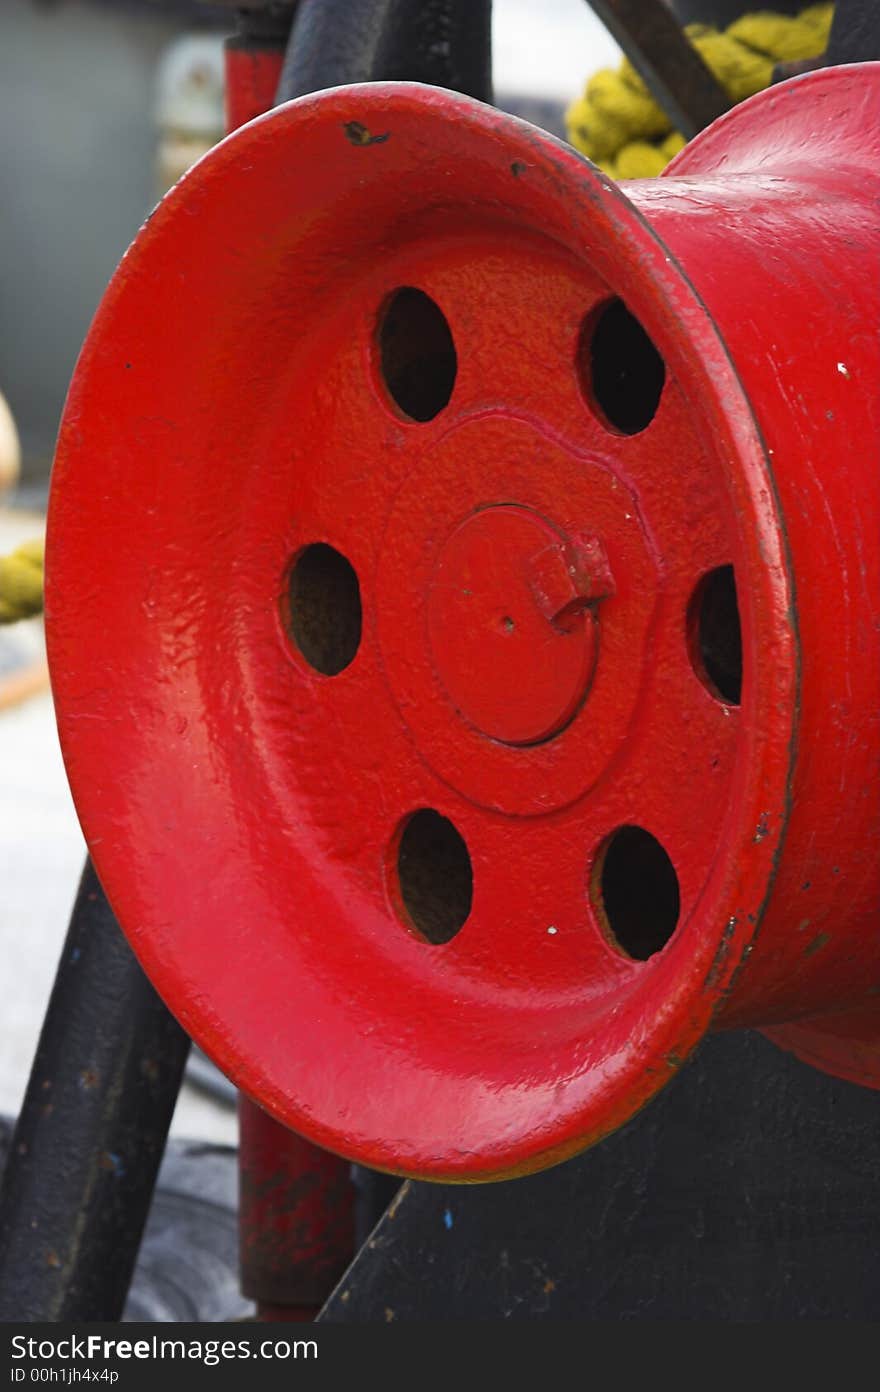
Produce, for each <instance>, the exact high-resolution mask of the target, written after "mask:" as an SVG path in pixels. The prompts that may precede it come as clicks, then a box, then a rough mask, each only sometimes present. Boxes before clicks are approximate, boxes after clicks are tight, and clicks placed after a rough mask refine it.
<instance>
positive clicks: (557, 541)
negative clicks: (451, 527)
mask: <svg viewBox="0 0 880 1392" xmlns="http://www.w3.org/2000/svg"><path fill="white" fill-rule="evenodd" d="M589 599H590V577H589V574H588V572H587V571H586V569H585V567H584V566H583V564H582V563H581V561H580V559H579V557H578V556H577V553H576V551H575V549H574V547H573V546H572V544H571V542H570V541H569V540H568V539H567V538H566V537H565V536H564V535H563V534H562V533H561V532H559V531H557V530H556V529H555V528H553V527H552V526H551V525H550V524H549V523H548V522H545V521H544V520H543V518H540V517H538V516H537V515H536V514H535V513H533V512H530V511H529V510H528V509H527V508H518V507H510V506H508V507H490V508H484V509H483V511H482V512H477V513H474V514H473V516H471V517H468V518H467V519H466V520H465V521H464V522H462V523H461V525H460V526H459V527H458V528H457V529H456V531H454V532H453V534H452V536H451V537H450V538H449V540H448V541H447V542H446V545H445V546H444V547H443V550H442V551H441V553H440V556H439V558H438V560H437V564H436V566H435V569H434V574H433V577H432V583H431V593H430V599H429V601H428V624H429V633H430V638H431V647H432V650H433V655H434V664H435V666H436V669H437V674H438V676H439V678H440V681H441V682H442V684H443V686H444V687H445V688H446V691H447V692H448V693H449V696H450V698H451V700H452V701H453V703H454V705H455V706H456V707H457V709H458V710H459V711H460V712H461V714H462V715H463V716H464V718H465V719H466V720H469V721H470V722H471V724H472V725H474V726H475V727H476V729H477V730H479V731H481V733H483V734H485V735H490V736H491V737H492V738H493V739H497V740H501V741H502V742H503V743H505V744H538V743H539V742H540V741H541V740H546V739H551V738H552V737H553V735H555V734H558V733H559V731H560V730H561V729H563V727H564V726H565V725H567V724H568V722H569V721H570V720H571V718H572V716H573V715H574V713H575V711H577V709H578V708H579V706H580V705H581V703H582V701H583V699H584V696H585V694H586V691H587V687H588V684H589V681H590V677H591V676H592V671H593V663H594V660H595V653H596V633H595V625H594V621H593V613H592V611H591V609H590V605H589Z"/></svg>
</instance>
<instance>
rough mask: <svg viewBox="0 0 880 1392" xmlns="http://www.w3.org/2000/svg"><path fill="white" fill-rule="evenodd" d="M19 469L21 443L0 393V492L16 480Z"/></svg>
mask: <svg viewBox="0 0 880 1392" xmlns="http://www.w3.org/2000/svg"><path fill="white" fill-rule="evenodd" d="M20 471H21V445H20V444H19V440H18V431H17V430H16V428H15V421H14V420H13V419H12V412H11V411H10V409H9V407H8V406H7V404H6V399H5V397H4V396H3V394H2V393H0V493H5V492H6V490H7V489H8V488H12V486H13V484H15V483H17V482H18V475H19V473H20Z"/></svg>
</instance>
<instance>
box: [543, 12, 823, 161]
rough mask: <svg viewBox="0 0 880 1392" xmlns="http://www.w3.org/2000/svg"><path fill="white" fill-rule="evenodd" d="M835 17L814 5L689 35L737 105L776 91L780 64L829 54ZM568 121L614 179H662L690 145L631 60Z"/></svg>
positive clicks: (596, 81)
mask: <svg viewBox="0 0 880 1392" xmlns="http://www.w3.org/2000/svg"><path fill="white" fill-rule="evenodd" d="M833 13H834V5H833V4H822V5H810V6H809V8H808V9H805V10H803V11H802V12H801V14H800V15H797V16H789V15H781V14H775V13H773V12H772V11H770V10H761V11H759V12H758V13H757V14H749V15H743V16H742V17H741V18H740V19H738V20H736V21H735V22H734V23H733V24H731V25H730V26H729V27H728V28H727V29H725V30H723V31H721V30H718V29H713V28H711V27H710V26H709V25H707V24H689V25H688V26H687V28H686V30H685V32H686V34H687V36H688V38H689V39H690V41H691V43H692V44H693V45H694V48H696V49H698V50H699V52H700V54H701V55H702V58H703V60H704V62H705V63H706V64H707V66H708V67H709V68H711V69H712V72H713V73H714V74H715V76H716V77H717V78H718V81H719V82H720V83H721V86H722V87H723V88H724V89H725V91H726V92H727V94H728V96H729V97H730V99H731V101H733V102H738V101H742V100H743V98H745V97H751V96H753V95H754V94H755V92H760V91H761V90H762V89H763V88H764V87H769V85H770V82H771V80H772V77H773V68H774V66H775V64H776V63H780V62H794V61H797V60H799V59H801V58H815V57H816V56H817V54H819V53H823V52H824V51H825V48H826V47H827V44H828V34H829V31H830V29H831V18H832V15H833ZM565 119H566V124H567V126H568V138H569V140H570V141H571V143H572V145H574V146H575V147H576V149H578V150H580V151H581V153H582V154H585V155H587V156H588V157H589V158H590V159H591V160H593V161H594V162H595V163H596V164H598V165H599V166H600V168H602V169H604V170H605V172H606V174H610V175H611V176H612V177H613V178H615V179H644V178H651V177H653V176H654V175H656V174H659V173H660V172H661V170H662V169H665V167H666V165H667V164H668V163H669V161H670V160H671V159H672V157H673V155H675V154H677V153H678V151H679V150H680V149H681V148H682V146H683V145H684V143H685V141H684V137H683V136H682V135H680V134H679V132H678V131H674V130H673V129H672V122H671V121H670V120H669V118H668V116H667V115H666V113H665V112H664V111H663V109H662V108H661V107H660V106H659V104H658V103H657V102H656V101H655V100H654V98H653V97H652V96H651V94H650V92H649V91H648V89H647V87H646V86H645V84H644V82H643V81H642V79H641V78H640V77H639V75H638V73H637V72H636V70H635V68H634V67H633V66H632V64H631V63H630V61H629V59H628V58H624V60H623V62H622V63H621V64H620V67H619V68H617V69H614V68H603V69H602V70H601V71H600V72H597V73H596V74H595V75H594V76H593V77H591V78H590V80H589V82H588V83H587V86H586V90H585V92H584V95H583V96H582V97H580V98H579V99H578V100H577V101H575V102H573V103H572V105H571V106H570V107H569V109H568V111H567V112H566V115H565Z"/></svg>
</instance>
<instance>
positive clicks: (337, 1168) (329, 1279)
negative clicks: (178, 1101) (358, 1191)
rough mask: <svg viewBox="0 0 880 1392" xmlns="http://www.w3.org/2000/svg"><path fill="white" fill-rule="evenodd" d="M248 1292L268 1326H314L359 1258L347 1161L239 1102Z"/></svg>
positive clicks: (241, 1239)
mask: <svg viewBox="0 0 880 1392" xmlns="http://www.w3.org/2000/svg"><path fill="white" fill-rule="evenodd" d="M238 1171H239V1219H238V1221H239V1248H240V1254H241V1284H242V1290H243V1292H244V1294H245V1295H246V1296H248V1297H249V1298H250V1299H252V1300H254V1301H255V1302H256V1305H257V1315H258V1317H259V1318H260V1319H264V1320H273V1319H278V1320H311V1319H314V1317H315V1315H316V1314H317V1312H318V1310H319V1309H320V1307H321V1306H322V1305H323V1303H324V1301H325V1300H326V1298H327V1296H328V1295H329V1294H330V1292H331V1291H332V1289H333V1287H334V1286H335V1285H336V1283H337V1281H338V1280H339V1278H340V1277H341V1276H342V1274H343V1272H344V1271H345V1269H346V1267H347V1266H348V1264H349V1262H350V1261H351V1259H352V1256H353V1255H354V1189H353V1186H352V1183H351V1167H350V1165H349V1164H348V1163H347V1161H344V1160H340V1159H339V1158H338V1156H336V1155H331V1154H330V1152H329V1151H327V1150H321V1149H320V1148H319V1147H318V1146H315V1145H312V1144H311V1143H310V1142H309V1141H304V1140H303V1139H302V1138H301V1137H300V1136H297V1135H295V1134H294V1132H293V1131H288V1130H287V1128H286V1127H284V1126H281V1125H280V1124H279V1123H278V1122H277V1121H275V1119H274V1118H273V1117H270V1116H269V1115H268V1113H266V1112H264V1111H263V1110H262V1108H260V1107H258V1106H257V1105H256V1103H254V1102H251V1101H250V1099H249V1098H247V1097H241V1098H239V1152H238Z"/></svg>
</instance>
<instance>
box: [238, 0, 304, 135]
mask: <svg viewBox="0 0 880 1392" xmlns="http://www.w3.org/2000/svg"><path fill="white" fill-rule="evenodd" d="M292 13H293V11H292V10H291V11H290V13H289V14H288V16H287V18H286V20H283V17H282V20H283V22H279V20H278V19H275V20H274V21H273V20H271V19H266V18H263V19H262V23H260V22H259V21H260V19H261V16H259V15H244V16H243V17H242V20H241V23H240V28H239V32H238V33H237V34H234V35H233V36H232V37H231V38H229V39H227V40H226V57H225V69H226V129H227V131H234V130H237V129H238V127H239V126H243V125H244V124H245V122H247V121H252V120H253V118H254V117H255V116H260V115H262V113H263V112H264V111H269V110H270V108H271V107H273V106H274V105H275V92H276V91H277V88H278V79H279V78H280V76H281V67H282V64H283V62H284V50H285V45H286V41H287V31H288V30H289V28H290V18H291V15H292Z"/></svg>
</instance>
